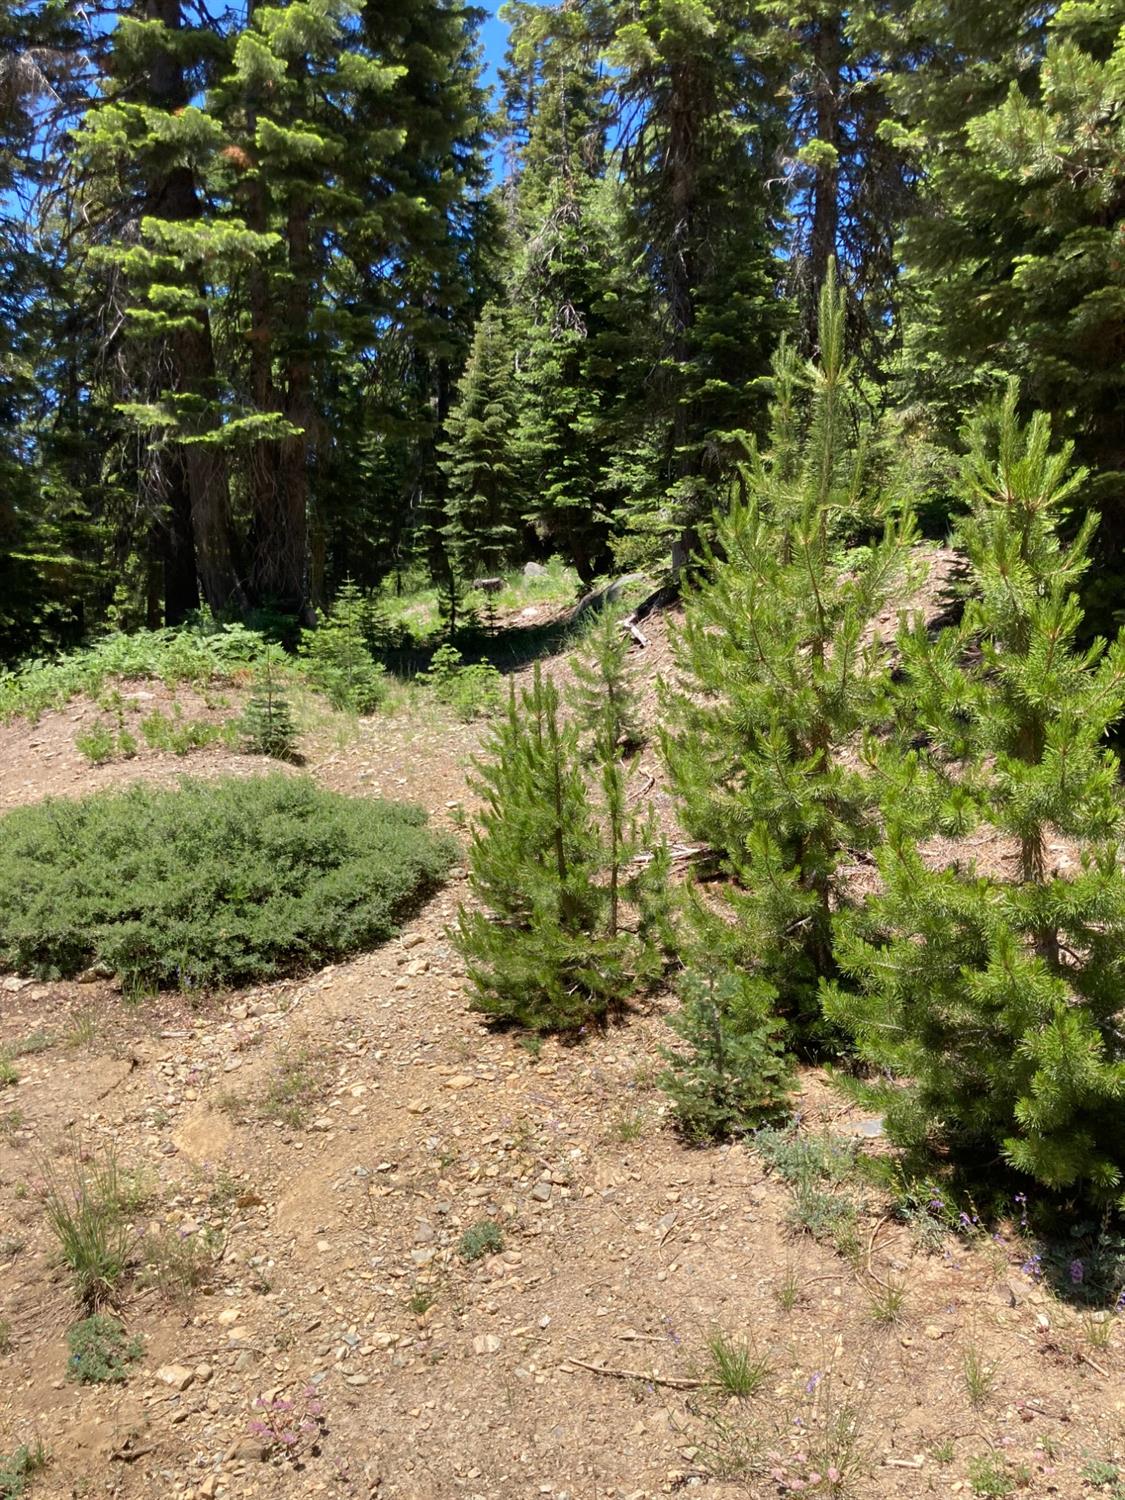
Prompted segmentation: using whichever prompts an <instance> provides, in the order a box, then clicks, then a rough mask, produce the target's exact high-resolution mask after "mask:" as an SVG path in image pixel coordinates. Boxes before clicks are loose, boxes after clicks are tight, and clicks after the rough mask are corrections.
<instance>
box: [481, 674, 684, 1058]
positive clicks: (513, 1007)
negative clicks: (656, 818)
mask: <svg viewBox="0 0 1125 1500" xmlns="http://www.w3.org/2000/svg"><path fill="white" fill-rule="evenodd" d="M476 768H477V777H476V781H475V784H474V789H475V790H476V791H477V792H478V793H479V794H480V796H481V799H482V802H483V804H484V806H483V810H482V812H481V814H480V817H479V820H478V823H477V827H476V829H475V830H474V833H473V840H472V847H471V850H470V855H469V864H470V873H471V881H472V888H473V894H474V896H475V897H476V899H477V901H478V902H479V903H480V906H479V908H475V909H472V910H469V909H465V908H462V910H461V912H460V914H459V918H458V926H457V929H456V932H455V940H456V942H457V945H458V947H459V949H460V952H461V954H462V956H463V957H464V958H465V960H466V965H467V968H468V973H469V978H470V980H471V982H472V985H473V990H474V994H473V1002H472V1003H473V1007H474V1009H477V1010H481V1011H484V1012H486V1013H487V1014H489V1015H493V1016H496V1017H500V1018H503V1019H506V1020H512V1021H516V1022H518V1023H519V1024H520V1025H522V1026H526V1027H529V1028H531V1029H533V1030H537V1031H548V1030H550V1031H574V1030H577V1029H578V1028H580V1027H581V1026H583V1025H584V1024H586V1023H587V1022H590V1021H595V1020H600V1019H601V1018H603V1017H604V1016H606V1015H607V1014H608V1013H610V1012H612V1011H618V1010H620V1009H621V1008H622V1007H623V1006H624V1004H625V1003H626V1001H627V1000H628V999H629V997H630V995H631V994H632V993H634V992H635V991H636V990H637V989H638V988H640V987H642V986H643V985H644V984H645V983H647V982H649V981H650V980H651V979H652V978H654V977H655V975H656V974H657V973H658V972H659V968H660V955H659V952H658V948H657V944H656V941H655V936H654V928H655V927H656V926H657V924H658V922H659V902H658V900H657V899H656V897H657V895H658V893H659V890H660V888H661V885H662V881H663V875H664V863H663V860H662V859H661V857H660V855H659V853H658V854H657V857H656V858H655V859H653V860H652V861H651V862H650V863H649V864H648V865H647V866H646V865H641V864H634V863H633V855H634V853H635V852H636V850H637V844H638V842H639V837H638V831H637V829H636V827H635V824H634V822H633V821H632V820H630V819H629V818H628V816H627V814H626V811H625V808H624V796H623V793H622V792H621V788H620V786H619V785H617V784H614V785H612V786H611V785H610V782H611V781H612V778H611V777H610V776H609V774H608V772H607V771H606V769H605V768H604V767H603V791H604V793H605V798H606V802H605V806H604V807H603V808H601V809H599V808H598V806H597V804H596V802H595V800H594V798H593V797H592V796H591V793H590V790H589V788H588V786H587V783H586V779H585V776H584V774H583V769H582V763H581V759H580V756H579V752H578V730H577V726H576V725H574V724H569V725H564V724H563V723H562V722H561V720H560V715H559V695H558V691H557V689H556V688H555V687H554V685H553V684H552V683H551V682H549V681H547V680H545V679H544V678H543V677H542V675H541V673H540V672H539V670H538V668H537V669H536V673H535V678H534V681H533V684H532V686H531V688H530V689H524V690H522V691H521V692H520V693H519V694H518V695H517V692H516V689H515V687H514V686H513V688H512V691H511V696H510V698H509V703H508V712H507V715H506V717H505V718H504V720H503V721H501V722H500V723H499V724H498V725H497V726H496V727H495V728H494V729H493V730H492V732H491V736H490V739H489V740H488V741H486V756H485V757H484V758H483V759H482V760H480V761H478V762H477V767H476ZM625 901H629V902H630V904H631V905H632V906H633V907H634V908H635V909H636V910H637V911H638V912H639V919H638V923H637V927H636V930H630V929H628V928H626V927H625V925H624V924H623V922H622V920H621V907H622V904H623V902H625Z"/></svg>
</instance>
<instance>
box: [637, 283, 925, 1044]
mask: <svg viewBox="0 0 1125 1500" xmlns="http://www.w3.org/2000/svg"><path fill="white" fill-rule="evenodd" d="M819 327H820V338H821V352H820V358H819V362H818V363H817V364H815V365H811V366H802V365H801V364H800V363H799V362H798V361H797V360H796V358H795V357H794V355H793V354H792V352H791V351H789V350H788V349H784V348H783V350H782V351H781V354H780V355H779V357H778V359H777V361H776V363H775V402H774V408H773V412H772V419H771V436H772V446H771V447H770V449H769V450H768V451H767V452H766V453H765V454H764V455H755V457H754V459H753V461H752V463H751V464H750V466H749V468H748V470H747V471H746V473H745V474H744V476H743V483H742V491H743V493H742V494H741V495H739V496H738V497H736V499H735V501H734V503H733V504H732V505H731V507H730V508H729V510H728V511H727V512H726V513H725V514H722V515H720V516H718V517H717V518H716V542H715V546H714V550H713V551H712V552H708V553H706V554H705V556H704V557H703V559H702V566H701V569H700V574H699V578H698V581H697V582H695V583H694V584H693V585H691V586H690V587H689V590H688V592H687V594H686V597H685V619H684V625H683V628H682V630H681V631H680V632H679V635H678V637H677V639H676V641H675V643H674V644H675V652H676V666H677V679H676V682H675V684H674V687H673V689H672V690H671V691H670V692H669V693H668V694H667V717H668V727H667V729H666V731H665V733H664V735H663V745H664V752H665V756H666V759H667V761H668V765H669V769H670V771H671V775H672V781H673V785H674V788H675V790H676V792H677V794H678V796H679V798H680V801H681V803H682V806H683V816H684V821H685V823H686V825H687V827H688V828H689V829H690V831H691V832H692V833H693V834H694V835H695V836H696V837H697V838H700V839H702V840H705V841H706V842H707V843H708V844H710V845H711V846H713V847H714V849H715V850H716V852H717V855H718V858H719V862H720V865H721V869H722V870H723V872H724V873H725V874H727V875H728V876H730V877H731V879H732V882H733V884H732V886H731V891H730V896H731V900H732V902H733V903H734V904H735V907H736V911H737V917H738V924H739V930H740V931H741V933H742V935H743V939H744V949H743V957H742V962H744V963H746V964H748V965H749V966H750V968H751V970H752V972H753V973H754V974H755V975H756V976H758V977H759V978H761V979H763V980H765V981H766V982H768V983H769V984H771V985H772V986H773V987H774V989H775V991H776V992H777V996H778V1004H779V1007H780V1009H781V1011H782V1012H783V1014H785V1016H786V1017H787V1018H788V1020H789V1022H790V1026H791V1037H792V1039H793V1040H794V1041H795V1042H796V1043H797V1044H798V1045H804V1046H809V1045H812V1046H821V1045H823V1044H824V1042H825V1040H826V1036H825V1030H824V1027H823V1024H822V1018H821V1015H820V1007H819V1001H818V995H817V987H818V983H819V981H820V980H821V979H822V978H825V977H831V976H833V975H834V974H835V959H834V954H833V936H832V915H833V910H834V908H835V906H836V905H837V904H838V903H839V902H840V901H842V900H846V890H845V888H844V884H843V882H842V881H841V879H840V878H839V874H838V869H839V865H840V864H841V862H842V858H843V855H844V852H845V851H851V850H856V849H864V848H866V847H868V846H870V844H871V843H872V842H873V841H874V838H875V823H874V819H873V804H874V800H875V798H874V792H873V788H872V786H871V783H870V780H869V779H868V778H867V777H866V776H864V775H863V774H862V773H861V771H860V769H859V768H858V767H857V766H856V765H855V764H854V759H853V758H852V757H851V756H850V755H849V753H848V752H849V751H850V749H851V747H852V746H853V745H854V744H855V742H856V741H857V740H858V739H860V738H861V737H862V735H863V733H864V732H865V731H866V730H867V729H869V728H870V727H871V726H872V725H873V724H874V723H875V722H877V721H878V720H879V718H880V717H881V716H882V715H883V714H884V713H885V712H886V699H887V691H888V688H889V682H890V677H889V669H888V664H887V652H886V649H885V645H884V643H883V642H882V641H881V640H880V637H879V631H878V628H877V624H876V622H877V617H878V616H879V615H880V614H881V612H882V611H883V610H884V609H885V608H886V606H887V604H888V602H889V601H890V599H891V598H892V596H893V593H894V591H895V590H896V588H898V587H899V586H900V584H901V581H902V577H903V573H904V569H905V564H906V561H907V557H908V553H909V549H910V547H911V545H912V542H913V528H912V522H911V521H910V519H909V517H900V518H899V519H898V520H897V521H895V520H886V521H883V522H882V523H881V527H882V529H881V531H880V532H878V533H877V534H876V535H875V538H874V540H873V541H872V542H871V544H870V545H869V546H867V547H866V548H863V549H855V550H853V551H848V548H847V544H848V542H849V540H850V539H851V538H852V537H853V536H854V535H856V533H857V531H862V529H863V528H867V530H868V533H869V534H870V528H871V521H872V516H874V515H877V513H878V509H879V506H878V504H877V503H872V502H868V501H867V499H866V497H865V492H864V468H863V454H862V448H861V446H860V445H857V443H856V440H855V429H856V426H857V421H858V418H857V413H856V395H855V388H854V383H853V380H852V375H851V370H850V367H849V365H848V364H847V363H846V361H845V359H844V353H843V328H844V302H843V296H842V294H841V293H839V292H837V290H836V288H835V283H834V278H833V277H829V279H828V282H827V284H826V286H825V288H824V293H823V296H822V298H821V308H820V323H819Z"/></svg>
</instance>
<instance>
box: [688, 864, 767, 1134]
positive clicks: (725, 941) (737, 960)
mask: <svg viewBox="0 0 1125 1500" xmlns="http://www.w3.org/2000/svg"><path fill="white" fill-rule="evenodd" d="M686 915H687V920H688V924H689V926H688V931H689V933H690V936H689V937H688V940H687V951H688V953H689V956H690V962H689V966H688V967H687V968H686V969H685V970H684V972H683V974H682V975H681V976H680V981H679V985H678V989H679V994H680V1001H681V1004H680V1008H679V1010H678V1011H675V1012H673V1014H672V1015H671V1016H669V1018H668V1020H669V1025H670V1026H671V1027H672V1030H673V1031H675V1033H676V1034H677V1036H678V1037H679V1039H680V1041H681V1043H683V1046H682V1047H681V1048H679V1049H672V1048H668V1049H666V1050H665V1053H664V1057H665V1060H666V1061H667V1063H668V1067H667V1069H666V1070H665V1072H664V1073H663V1075H662V1076H661V1079H660V1085H661V1087H662V1088H663V1089H664V1091H665V1093H667V1094H668V1095H669V1097H670V1098H671V1100H672V1108H673V1111H674V1113H675V1116H676V1121H677V1123H678V1125H679V1127H680V1130H681V1131H682V1132H683V1134H684V1135H685V1136H687V1138H688V1139H689V1140H692V1141H706V1140H722V1139H724V1138H726V1137H728V1136H732V1135H736V1134H738V1132H739V1131H745V1130H748V1129H750V1128H752V1127H753V1126H755V1125H760V1124H762V1123H764V1122H765V1121H767V1120H769V1119H771V1118H774V1117H776V1116H777V1115H779V1114H781V1113H783V1112H784V1109H785V1106H786V1104H787V1102H788V1099H789V1097H790V1095H791V1092H792V1084H793V1069H792V1065H791V1063H790V1060H789V1058H788V1057H787V1056H786V1053H785V1048H784V1042H783V1037H782V1032H783V1029H784V1027H783V1023H782V1022H781V1021H780V1020H779V1018H778V1016H777V1014H776V1012H775V1011H774V1000H775V998H776V991H775V989H774V986H773V985H772V984H770V983H769V982H768V981H767V980H765V979H762V978H760V977H759V976H758V975H756V974H754V973H752V972H751V971H750V970H748V968H747V967H746V966H745V964H744V963H743V962H741V959H742V957H743V953H742V945H741V942H740V940H739V934H738V933H737V931H736V930H735V929H734V928H733V927H732V925H731V923H730V922H729V921H726V920H724V918H723V917H722V916H721V915H720V914H719V913H717V912H715V911H714V910H712V909H711V908H710V907H708V905H707V904H706V902H705V901H704V900H703V899H701V897H700V895H699V893H698V891H689V898H688V904H687V913H686Z"/></svg>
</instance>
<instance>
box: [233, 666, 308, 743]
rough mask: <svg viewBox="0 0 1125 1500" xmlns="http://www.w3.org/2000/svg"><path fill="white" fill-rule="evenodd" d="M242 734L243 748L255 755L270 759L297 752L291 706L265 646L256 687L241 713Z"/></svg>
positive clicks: (295, 727)
mask: <svg viewBox="0 0 1125 1500" xmlns="http://www.w3.org/2000/svg"><path fill="white" fill-rule="evenodd" d="M242 734H243V740H244V743H245V746H246V748H247V749H248V750H249V751H250V752H251V753H252V754H254V755H268V756H269V757H270V758H271V760H294V759H296V753H297V726H296V724H295V723H294V722H293V710H292V709H291V708H290V706H289V700H288V698H287V697H286V696H285V694H284V693H283V692H282V690H281V687H280V684H279V682H278V680H277V671H276V668H275V666H274V661H273V657H272V654H271V653H270V652H269V651H268V650H267V652H266V655H265V660H264V661H263V663H262V669H261V673H260V677H259V682H258V685H257V691H256V692H255V694H254V696H253V697H252V698H251V699H250V701H249V702H248V703H247V705H246V711H245V713H244V714H243V716H242Z"/></svg>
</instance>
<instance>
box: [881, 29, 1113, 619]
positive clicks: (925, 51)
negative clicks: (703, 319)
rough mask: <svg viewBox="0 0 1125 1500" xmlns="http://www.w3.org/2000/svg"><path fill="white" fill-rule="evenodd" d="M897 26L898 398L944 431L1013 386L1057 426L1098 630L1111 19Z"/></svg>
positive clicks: (1103, 581)
mask: <svg viewBox="0 0 1125 1500" xmlns="http://www.w3.org/2000/svg"><path fill="white" fill-rule="evenodd" d="M935 17H936V19H937V22H938V24H937V25H936V26H935ZM902 26H903V29H904V32H905V36H904V39H903V45H904V48H907V49H909V48H911V47H912V48H913V49H914V64H915V65H914V66H912V67H904V68H903V69H902V70H901V71H900V73H899V74H898V76H897V78H896V80H895V82H894V87H893V94H894V97H895V98H896V100H897V103H898V107H899V109H900V111H901V114H902V124H901V126H900V127H899V138H900V139H901V141H902V143H903V145H904V146H905V148H906V149H908V150H910V151H911V152H912V153H913V154H914V158H915V160H916V161H917V163H918V166H919V169H921V170H922V171H924V173H925V179H926V181H925V193H924V202H923V205H922V208H923V211H922V212H919V213H918V214H916V215H915V216H913V217H912V218H911V220H910V221H909V225H908V233H907V235H906V237H905V241H904V244H903V247H902V253H903V258H904V259H905V261H906V264H907V266H908V268H909V276H908V280H907V283H906V302H905V311H906V317H905V319H904V322H905V327H906V330H907V332H906V347H905V351H904V360H903V377H902V380H903V385H904V387H905V389H906V391H907V392H908V394H909V395H911V396H920V397H922V398H923V399H924V400H926V401H928V402H930V403H931V404H932V405H933V406H934V407H935V408H936V409H937V410H938V411H940V412H941V413H942V414H943V415H944V417H945V423H946V430H947V433H949V434H950V435H952V433H953V431H954V430H955V429H956V426H957V424H958V422H959V421H960V418H961V414H962V413H963V412H964V411H965V410H966V409H967V408H969V407H971V406H972V405H973V404H975V403H976V402H977V401H979V400H980V399H981V397H982V395H983V394H984V393H985V392H986V391H987V389H988V388H989V386H990V385H995V384H996V383H997V382H998V381H999V380H1003V379H1005V378H1007V377H1009V376H1017V377H1018V378H1019V379H1020V382H1021V388H1022V391H1023V398H1024V400H1025V402H1027V403H1029V404H1030V405H1033V406H1035V407H1038V408H1041V409H1043V410H1046V411H1049V412H1051V413H1053V414H1054V416H1055V419H1056V422H1057V424H1058V427H1059V431H1060V433H1061V434H1062V435H1064V436H1066V437H1070V438H1072V439H1073V440H1074V442H1075V444H1076V452H1077V455H1078V457H1079V458H1080V459H1081V460H1082V461H1083V462H1085V463H1086V464H1087V466H1088V467H1089V468H1090V469H1091V476H1090V481H1089V490H1088V495H1089V499H1090V501H1091V503H1093V504H1095V505H1097V506H1098V508H1099V509H1100V510H1101V512H1102V517H1103V520H1102V524H1101V525H1100V527H1099V532H1098V542H1097V545H1098V548H1099V551H1100V553H1101V556H1102V559H1103V562H1104V564H1108V568H1107V567H1105V566H1103V567H1102V568H1100V569H1099V570H1098V571H1099V576H1098V577H1097V578H1096V579H1094V580H1093V581H1091V582H1090V583H1089V584H1088V587H1090V588H1091V589H1092V591H1093V594H1094V595H1096V596H1098V597H1097V600H1095V599H1093V598H1092V599H1091V603H1092V604H1093V603H1095V602H1097V604H1098V610H1099V615H1100V617H1102V618H1104V616H1105V614H1106V611H1107V606H1108V607H1109V608H1112V607H1113V606H1114V605H1116V604H1117V603H1118V600H1117V598H1116V595H1117V593H1118V592H1119V590H1120V578H1121V563H1120V557H1121V552H1122V548H1123V546H1125V523H1123V521H1122V517H1123V516H1125V511H1123V509H1122V505H1121V500H1122V497H1123V496H1125V480H1123V478H1122V474H1123V471H1125V436H1123V429H1122V423H1121V411H1122V405H1123V401H1125V373H1123V365H1122V360H1121V347H1122V337H1123V329H1125V269H1123V267H1125V261H1123V259H1122V256H1121V231H1122V222H1123V219H1122V215H1123V211H1125V165H1123V164H1125V149H1123V146H1125V134H1123V132H1125V126H1123V123H1122V122H1123V120H1125V69H1123V66H1122V58H1123V56H1125V21H1123V19H1122V15H1121V10H1120V6H1118V5H1116V4H1113V3H1108V4H1102V3H1094V4H1076V3H1067V4H1063V5H1060V6H1058V7H1056V8H1054V10H1053V14H1050V15H1048V16H1046V18H1045V13H1044V10H1043V7H1042V6H1039V5H1035V4H1031V3H1029V0H1003V3H1000V4H997V5H994V6H989V7H986V8H984V9H979V10H978V9H974V8H972V7H965V8H957V7H944V8H939V10H938V11H937V12H936V13H935V11H934V8H933V7H932V6H930V5H928V4H920V5H916V6H914V7H911V8H909V9H908V10H907V12H905V15H904V20H903V22H902ZM891 128H892V126H891V123H890V122H888V125H887V129H886V131H885V133H888V132H889V131H890V130H891ZM1107 596H1108V597H1107Z"/></svg>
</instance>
